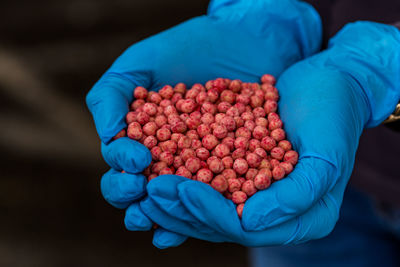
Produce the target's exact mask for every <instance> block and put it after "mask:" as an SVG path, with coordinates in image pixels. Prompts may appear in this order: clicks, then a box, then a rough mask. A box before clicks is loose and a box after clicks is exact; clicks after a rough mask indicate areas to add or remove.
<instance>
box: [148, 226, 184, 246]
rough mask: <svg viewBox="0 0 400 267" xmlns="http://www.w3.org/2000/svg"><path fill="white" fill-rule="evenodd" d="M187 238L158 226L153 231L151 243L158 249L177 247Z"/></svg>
mask: <svg viewBox="0 0 400 267" xmlns="http://www.w3.org/2000/svg"><path fill="white" fill-rule="evenodd" d="M187 238H188V237H187V236H184V235H181V234H177V233H174V232H170V231H168V230H165V229H163V228H158V229H156V230H155V231H154V235H153V245H154V246H155V247H157V248H159V249H166V248H170V247H178V246H180V245H182V244H183V242H185V241H186V240H187Z"/></svg>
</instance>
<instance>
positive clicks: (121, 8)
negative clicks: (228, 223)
mask: <svg viewBox="0 0 400 267" xmlns="http://www.w3.org/2000/svg"><path fill="white" fill-rule="evenodd" d="M208 2H209V1H208V0H192V1H185V0H168V1H162V0H146V1H139V0H113V1H111V0H68V1H67V0H58V1H50V0H37V1H28V0H19V1H11V0H3V1H1V2H0V10H1V11H2V12H1V14H2V15H1V16H0V36H1V42H0V127H1V131H0V151H1V153H0V155H1V156H0V157H1V160H0V164H1V166H0V170H1V174H0V176H1V178H0V266H41V267H47V266H68V267H69V266H115V267H118V266H161V265H162V266H175V267H179V266H231V267H235V266H246V262H247V260H246V250H245V248H244V247H241V246H236V245H232V244H223V245H221V244H211V243H207V242H202V241H198V240H192V239H191V240H188V241H187V242H186V243H185V244H184V245H182V246H180V247H179V248H173V249H168V250H164V251H161V250H158V249H156V248H154V247H153V246H152V244H151V240H152V233H151V232H145V233H142V232H129V231H127V230H126V229H125V228H124V224H123V217H124V212H123V211H120V210H117V209H115V208H113V207H111V206H110V205H108V204H107V203H106V202H105V201H104V200H103V198H102V196H101V193H100V187H99V184H100V177H101V175H102V174H103V173H104V172H105V171H106V170H107V169H108V168H107V165H106V164H105V163H104V162H103V160H102V159H101V155H100V143H99V139H98V137H97V134H96V131H95V128H94V125H93V122H92V120H91V116H90V114H89V112H88V111H87V109H86V105H85V95H86V93H87V92H88V90H89V89H90V88H91V86H92V85H93V84H94V83H95V82H96V81H97V79H98V78H99V77H100V76H101V74H102V73H103V72H105V70H106V69H107V68H108V67H109V66H110V64H111V63H112V62H113V61H114V60H115V58H116V57H117V56H118V55H120V54H121V53H122V51H123V50H125V49H126V48H127V47H128V46H129V45H131V44H132V43H135V42H137V41H139V40H141V39H143V38H145V37H147V36H150V35H153V34H155V33H157V32H160V31H162V30H164V29H167V28H169V27H171V26H173V25H175V24H177V23H179V22H182V21H184V20H186V19H188V18H191V17H193V16H196V15H200V14H203V13H205V11H206V8H207V4H208Z"/></svg>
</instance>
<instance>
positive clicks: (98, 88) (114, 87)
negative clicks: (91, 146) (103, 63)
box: [86, 72, 144, 143]
mask: <svg viewBox="0 0 400 267" xmlns="http://www.w3.org/2000/svg"><path fill="white" fill-rule="evenodd" d="M141 76H144V75H141ZM142 79H144V77H142ZM138 85H140V84H139V83H137V82H135V80H133V79H131V78H128V77H127V76H126V75H122V74H119V73H116V72H108V73H106V74H105V75H103V77H102V78H101V79H100V80H99V81H98V82H97V83H96V84H95V85H94V86H93V88H92V89H91V90H90V92H89V93H88V94H87V96H86V105H87V106H88V108H89V110H90V112H91V113H92V115H93V119H94V122H95V124H96V129H97V133H98V134H99V136H100V139H101V140H102V141H103V142H104V143H109V142H110V141H111V139H112V138H113V137H114V136H115V135H116V134H117V133H118V132H119V131H121V129H123V128H125V127H126V122H125V116H126V114H127V113H128V111H129V103H131V102H132V100H133V90H134V88H135V87H136V86H138Z"/></svg>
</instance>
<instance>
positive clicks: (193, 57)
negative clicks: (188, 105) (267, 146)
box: [86, 0, 321, 247]
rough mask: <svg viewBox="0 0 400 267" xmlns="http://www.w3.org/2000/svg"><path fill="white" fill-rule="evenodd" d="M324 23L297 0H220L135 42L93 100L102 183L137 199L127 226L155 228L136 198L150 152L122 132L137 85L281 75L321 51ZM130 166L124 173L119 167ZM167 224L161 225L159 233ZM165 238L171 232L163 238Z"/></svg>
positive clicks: (111, 195) (112, 196)
mask: <svg viewBox="0 0 400 267" xmlns="http://www.w3.org/2000/svg"><path fill="white" fill-rule="evenodd" d="M320 42H321V23H320V19H319V16H318V14H317V12H316V11H315V10H314V9H313V8H312V7H311V6H310V5H308V4H306V3H303V2H301V1H297V0H251V1H249V0H236V1H232V0H230V1H228V0H214V1H211V3H210V5H209V9H208V14H207V15H204V16H200V17H196V18H194V19H191V20H189V21H186V22H184V23H182V24H180V25H178V26H176V27H173V28H171V29H169V30H166V31H164V32H162V33H160V34H157V35H155V36H152V37H150V38H147V39H145V40H143V41H141V42H139V43H137V44H134V45H133V46H131V47H129V48H128V49H127V50H126V51H125V52H124V53H123V54H122V55H121V56H120V57H119V58H118V59H117V60H116V61H115V62H114V64H113V65H112V66H111V67H110V69H109V70H107V72H106V73H105V74H104V75H103V76H102V77H101V79H100V80H99V81H98V82H97V83H96V84H95V85H94V87H93V88H92V90H91V91H90V92H89V94H88V95H87V98H86V102H87V105H88V107H89V110H90V111H91V113H92V115H93V118H94V122H95V124H96V129H97V132H98V134H99V136H100V139H101V140H102V153H103V157H104V159H105V161H106V162H107V163H108V164H109V165H110V166H111V167H112V168H113V169H114V170H112V171H110V172H108V173H106V174H105V175H104V177H103V179H102V183H101V188H102V192H103V195H104V197H105V199H106V200H107V201H108V202H110V203H111V204H112V205H114V206H115V207H118V208H125V207H127V206H129V205H130V204H132V205H133V206H134V208H129V209H128V210H127V216H128V217H129V218H131V219H126V220H125V224H126V225H127V228H128V229H130V230H146V229H150V228H151V221H150V220H148V219H146V218H142V219H139V218H140V216H144V215H143V214H142V213H141V209H140V207H139V206H138V205H137V202H136V201H137V200H138V199H140V198H141V197H143V195H145V190H144V187H143V184H144V180H143V176H141V175H139V174H138V173H140V172H141V171H142V170H143V169H144V168H145V167H147V166H148V164H149V162H150V159H151V155H150V153H149V151H148V150H147V149H145V148H144V147H143V145H141V144H139V143H137V142H135V141H133V140H129V139H128V138H121V139H118V140H117V141H114V142H111V140H112V137H113V136H115V135H116V134H117V133H118V132H119V131H120V130H121V129H123V128H125V127H126V126H127V125H126V123H125V115H126V113H127V112H128V110H129V103H131V102H132V100H133V94H132V93H133V90H134V88H135V87H136V86H139V85H140V86H144V87H146V88H148V89H150V90H158V89H159V88H160V87H161V86H163V85H166V84H171V85H174V84H176V83H178V82H184V83H186V84H187V85H188V86H190V85H192V84H194V83H204V82H206V81H207V80H211V79H215V78H217V77H224V78H233V79H241V80H243V81H247V82H256V81H258V80H259V78H260V76H261V75H262V74H264V73H270V74H273V75H275V76H279V75H280V74H281V73H282V72H283V71H284V70H285V69H286V68H288V67H289V66H290V65H292V64H293V63H295V62H297V61H300V60H301V59H303V58H305V57H308V56H310V55H312V54H314V53H316V52H317V51H318V50H319V47H320ZM120 170H125V171H126V173H125V174H119V173H117V172H118V171H120ZM160 230H162V229H158V230H156V232H158V231H160ZM162 231H163V234H155V238H156V240H155V241H154V244H155V245H156V246H159V247H168V246H173V245H179V243H181V242H183V238H182V237H181V236H180V235H178V234H176V236H175V238H170V240H172V241H171V242H169V241H167V240H166V239H165V238H166V237H171V236H173V234H171V233H170V234H166V232H165V230H162ZM160 238H164V239H163V240H160Z"/></svg>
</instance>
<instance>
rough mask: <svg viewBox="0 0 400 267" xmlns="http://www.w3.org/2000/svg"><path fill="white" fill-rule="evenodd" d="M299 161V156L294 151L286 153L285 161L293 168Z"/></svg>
mask: <svg viewBox="0 0 400 267" xmlns="http://www.w3.org/2000/svg"><path fill="white" fill-rule="evenodd" d="M298 159H299V154H298V153H297V152H296V151H294V150H289V151H288V152H286V153H285V156H284V157H283V160H284V161H287V162H289V163H291V164H292V165H293V166H294V165H296V163H297V161H298Z"/></svg>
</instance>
